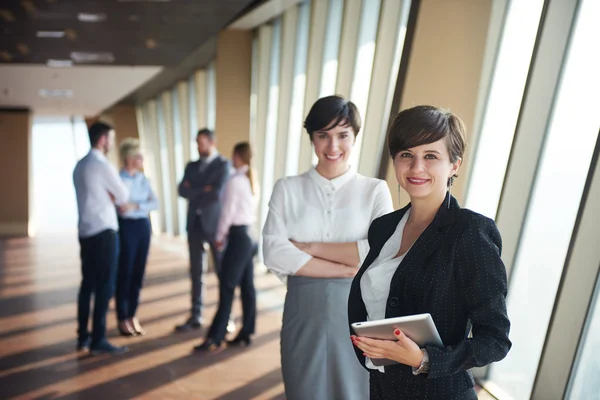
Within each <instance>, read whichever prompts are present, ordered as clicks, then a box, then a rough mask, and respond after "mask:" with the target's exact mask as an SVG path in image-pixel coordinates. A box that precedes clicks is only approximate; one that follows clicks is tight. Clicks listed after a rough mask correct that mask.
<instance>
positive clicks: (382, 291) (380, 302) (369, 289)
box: [360, 208, 410, 372]
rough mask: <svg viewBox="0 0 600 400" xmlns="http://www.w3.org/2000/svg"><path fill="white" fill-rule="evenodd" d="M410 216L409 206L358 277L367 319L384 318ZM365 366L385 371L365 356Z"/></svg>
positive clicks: (400, 258)
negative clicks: (391, 233) (390, 234)
mask: <svg viewBox="0 0 600 400" xmlns="http://www.w3.org/2000/svg"><path fill="white" fill-rule="evenodd" d="M409 216H410V208H409V209H408V211H407V212H406V213H405V214H404V215H403V216H402V219H401V220H400V222H399V223H398V226H397V227H396V230H395V231H394V234H393V235H392V236H390V238H389V239H388V240H387V242H385V244H384V245H383V247H382V248H381V252H380V253H379V256H377V258H376V259H375V261H373V264H371V265H370V266H369V268H367V270H366V271H365V273H364V274H363V276H362V278H361V279H360V291H361V294H362V299H363V303H365V308H366V309H367V320H368V321H377V320H380V319H385V308H386V304H387V300H388V296H389V294H390V284H391V282H392V278H393V277H394V274H395V273H396V270H397V269H398V266H399V265H400V263H401V262H402V260H403V259H404V257H405V256H406V253H408V251H406V252H405V253H404V254H402V255H400V256H398V257H396V255H397V254H398V251H399V250H400V244H401V243H402V234H403V233H404V227H405V226H406V221H408V217H409ZM365 365H366V366H367V368H371V369H376V370H379V371H380V372H385V368H384V367H377V366H375V365H374V364H373V362H371V359H369V358H368V357H367V359H366V361H365Z"/></svg>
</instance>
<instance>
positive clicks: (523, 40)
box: [466, 0, 544, 218]
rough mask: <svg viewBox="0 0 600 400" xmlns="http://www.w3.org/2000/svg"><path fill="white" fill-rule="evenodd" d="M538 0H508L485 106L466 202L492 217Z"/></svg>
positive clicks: (529, 52) (530, 48) (538, 11)
mask: <svg viewBox="0 0 600 400" xmlns="http://www.w3.org/2000/svg"><path fill="white" fill-rule="evenodd" d="M543 5H544V1H543V0H528V1H510V2H509V8H508V12H507V15H506V22H505V24H504V27H503V29H502V37H501V39H500V47H499V50H498V55H497V58H496V64H495V67H494V73H493V77H492V82H491V87H490V94H489V97H488V99H487V105H486V107H485V114H484V117H483V121H482V125H481V133H480V136H479V143H478V146H477V150H476V152H474V163H473V169H472V174H471V178H470V181H469V188H468V192H467V200H466V207H467V208H470V209H472V210H474V211H477V212H479V213H481V214H483V215H485V216H487V217H490V218H495V217H496V211H497V209H498V202H499V200H500V193H501V192H502V184H503V183H504V175H505V173H506V165H507V163H508V158H509V155H510V149H511V145H512V142H513V137H514V132H515V127H516V125H517V119H518V116H519V108H520V107H521V99H522V97H523V90H524V89H525V82H526V80H527V73H528V71H529V65H530V62H531V56H532V52H533V47H534V44H535V38H536V34H537V30H538V25H539V22H540V16H541V12H542V7H543Z"/></svg>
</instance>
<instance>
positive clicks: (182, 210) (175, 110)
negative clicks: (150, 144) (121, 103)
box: [171, 86, 187, 234]
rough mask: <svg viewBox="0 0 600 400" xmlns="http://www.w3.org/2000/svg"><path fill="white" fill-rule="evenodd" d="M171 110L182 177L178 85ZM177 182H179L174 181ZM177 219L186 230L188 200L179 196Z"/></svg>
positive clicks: (177, 167) (177, 166)
mask: <svg viewBox="0 0 600 400" xmlns="http://www.w3.org/2000/svg"><path fill="white" fill-rule="evenodd" d="M171 110H172V115H173V152H174V161H175V162H174V164H175V177H176V178H175V179H182V178H183V172H184V168H185V164H184V163H185V158H184V154H183V133H182V127H181V113H180V110H179V92H178V90H177V86H175V88H174V89H173V90H172V91H171ZM174 184H177V182H174ZM177 221H178V224H179V232H178V233H180V234H181V233H182V232H183V231H184V227H185V225H186V221H187V201H186V200H185V199H184V198H182V197H179V196H177Z"/></svg>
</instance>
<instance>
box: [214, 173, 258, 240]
mask: <svg viewBox="0 0 600 400" xmlns="http://www.w3.org/2000/svg"><path fill="white" fill-rule="evenodd" d="M248 169H249V167H248V166H247V165H246V166H243V167H241V168H239V169H237V170H236V171H235V172H234V173H233V175H232V176H231V178H229V181H227V185H226V186H225V193H224V195H223V205H222V207H221V217H220V218H219V226H218V228H217V237H216V241H217V242H223V240H224V239H225V236H227V233H228V232H229V228H231V226H232V225H252V224H254V222H256V213H257V210H258V209H257V207H258V200H257V196H256V195H255V194H254V193H252V186H251V185H250V179H249V178H248V176H247V175H246V174H247V172H248ZM255 193H258V188H255Z"/></svg>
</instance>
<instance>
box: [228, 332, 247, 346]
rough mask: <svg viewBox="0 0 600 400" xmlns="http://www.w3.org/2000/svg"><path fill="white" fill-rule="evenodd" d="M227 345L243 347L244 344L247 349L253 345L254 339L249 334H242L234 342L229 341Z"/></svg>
mask: <svg viewBox="0 0 600 400" xmlns="http://www.w3.org/2000/svg"><path fill="white" fill-rule="evenodd" d="M227 344H228V345H230V346H241V345H242V344H244V345H245V346H246V347H247V346H250V345H251V344H252V339H251V338H250V335H248V334H247V333H243V332H240V333H238V335H237V336H236V337H235V339H233V340H228V341H227Z"/></svg>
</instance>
